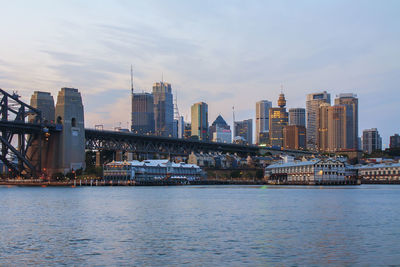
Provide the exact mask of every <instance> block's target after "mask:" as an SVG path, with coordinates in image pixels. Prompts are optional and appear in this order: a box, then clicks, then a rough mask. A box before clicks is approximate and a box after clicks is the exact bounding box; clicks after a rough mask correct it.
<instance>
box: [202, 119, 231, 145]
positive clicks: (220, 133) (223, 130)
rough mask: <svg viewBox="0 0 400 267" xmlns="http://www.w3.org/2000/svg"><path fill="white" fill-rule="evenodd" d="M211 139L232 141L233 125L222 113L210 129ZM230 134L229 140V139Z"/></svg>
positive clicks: (225, 141)
mask: <svg viewBox="0 0 400 267" xmlns="http://www.w3.org/2000/svg"><path fill="white" fill-rule="evenodd" d="M208 133H209V135H210V139H212V141H214V142H223V143H230V142H231V141H232V133H231V127H230V126H229V125H228V124H227V123H226V121H225V120H224V118H222V116H221V115H218V117H217V118H216V119H215V120H214V122H213V123H212V124H211V126H210V129H209V131H208ZM228 135H229V140H228Z"/></svg>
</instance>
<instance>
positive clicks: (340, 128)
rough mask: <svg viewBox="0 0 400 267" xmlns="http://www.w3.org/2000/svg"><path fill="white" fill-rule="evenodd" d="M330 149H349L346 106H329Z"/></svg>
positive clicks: (333, 150) (334, 150)
mask: <svg viewBox="0 0 400 267" xmlns="http://www.w3.org/2000/svg"><path fill="white" fill-rule="evenodd" d="M327 115H328V151H332V152H336V151H340V150H343V149H347V148H348V147H347V146H346V144H347V140H346V137H347V131H346V130H347V129H346V124H347V123H346V119H347V116H346V106H331V107H328V114H327Z"/></svg>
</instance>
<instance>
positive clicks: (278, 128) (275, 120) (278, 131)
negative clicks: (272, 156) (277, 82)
mask: <svg viewBox="0 0 400 267" xmlns="http://www.w3.org/2000/svg"><path fill="white" fill-rule="evenodd" d="M278 106H279V108H270V109H269V140H270V145H271V146H278V147H283V146H284V138H283V128H284V127H285V126H286V125H288V122H289V117H288V113H287V112H286V108H285V106H286V99H285V95H284V94H283V93H282V94H280V95H279V99H278Z"/></svg>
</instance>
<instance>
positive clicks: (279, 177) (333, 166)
mask: <svg viewBox="0 0 400 267" xmlns="http://www.w3.org/2000/svg"><path fill="white" fill-rule="evenodd" d="M265 177H266V178H267V179H268V181H270V182H271V183H293V184H345V183H353V182H354V181H355V178H356V175H355V173H354V171H352V170H351V168H347V167H346V164H345V163H344V162H342V161H341V160H337V159H333V158H328V159H314V160H309V161H293V162H287V163H278V164H272V165H269V166H268V167H266V168H265Z"/></svg>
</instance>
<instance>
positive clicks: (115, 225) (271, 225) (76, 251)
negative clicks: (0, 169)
mask: <svg viewBox="0 0 400 267" xmlns="http://www.w3.org/2000/svg"><path fill="white" fill-rule="evenodd" d="M0 203H1V204H0V265H1V266H3V265H13V266H21V265H45V266H48V265H68V266H70V265H90V266H93V265H98V266H104V265H114V266H115V265H129V266H132V265H136V266H137V265H146V266H165V265H174V266H175V265H184V264H186V265H189V266H192V265H195V266H199V265H206V266H215V265H224V266H229V265H234V266H243V265H251V266H260V265H279V266H282V265H332V266H337V265H388V264H400V186H397V185H362V186H354V187H270V186H268V187H267V188H266V189H265V188H261V187H259V186H181V187H82V188H79V187H78V188H55V187H53V188H50V187H47V188H32V187H12V188H7V187H0Z"/></svg>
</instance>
